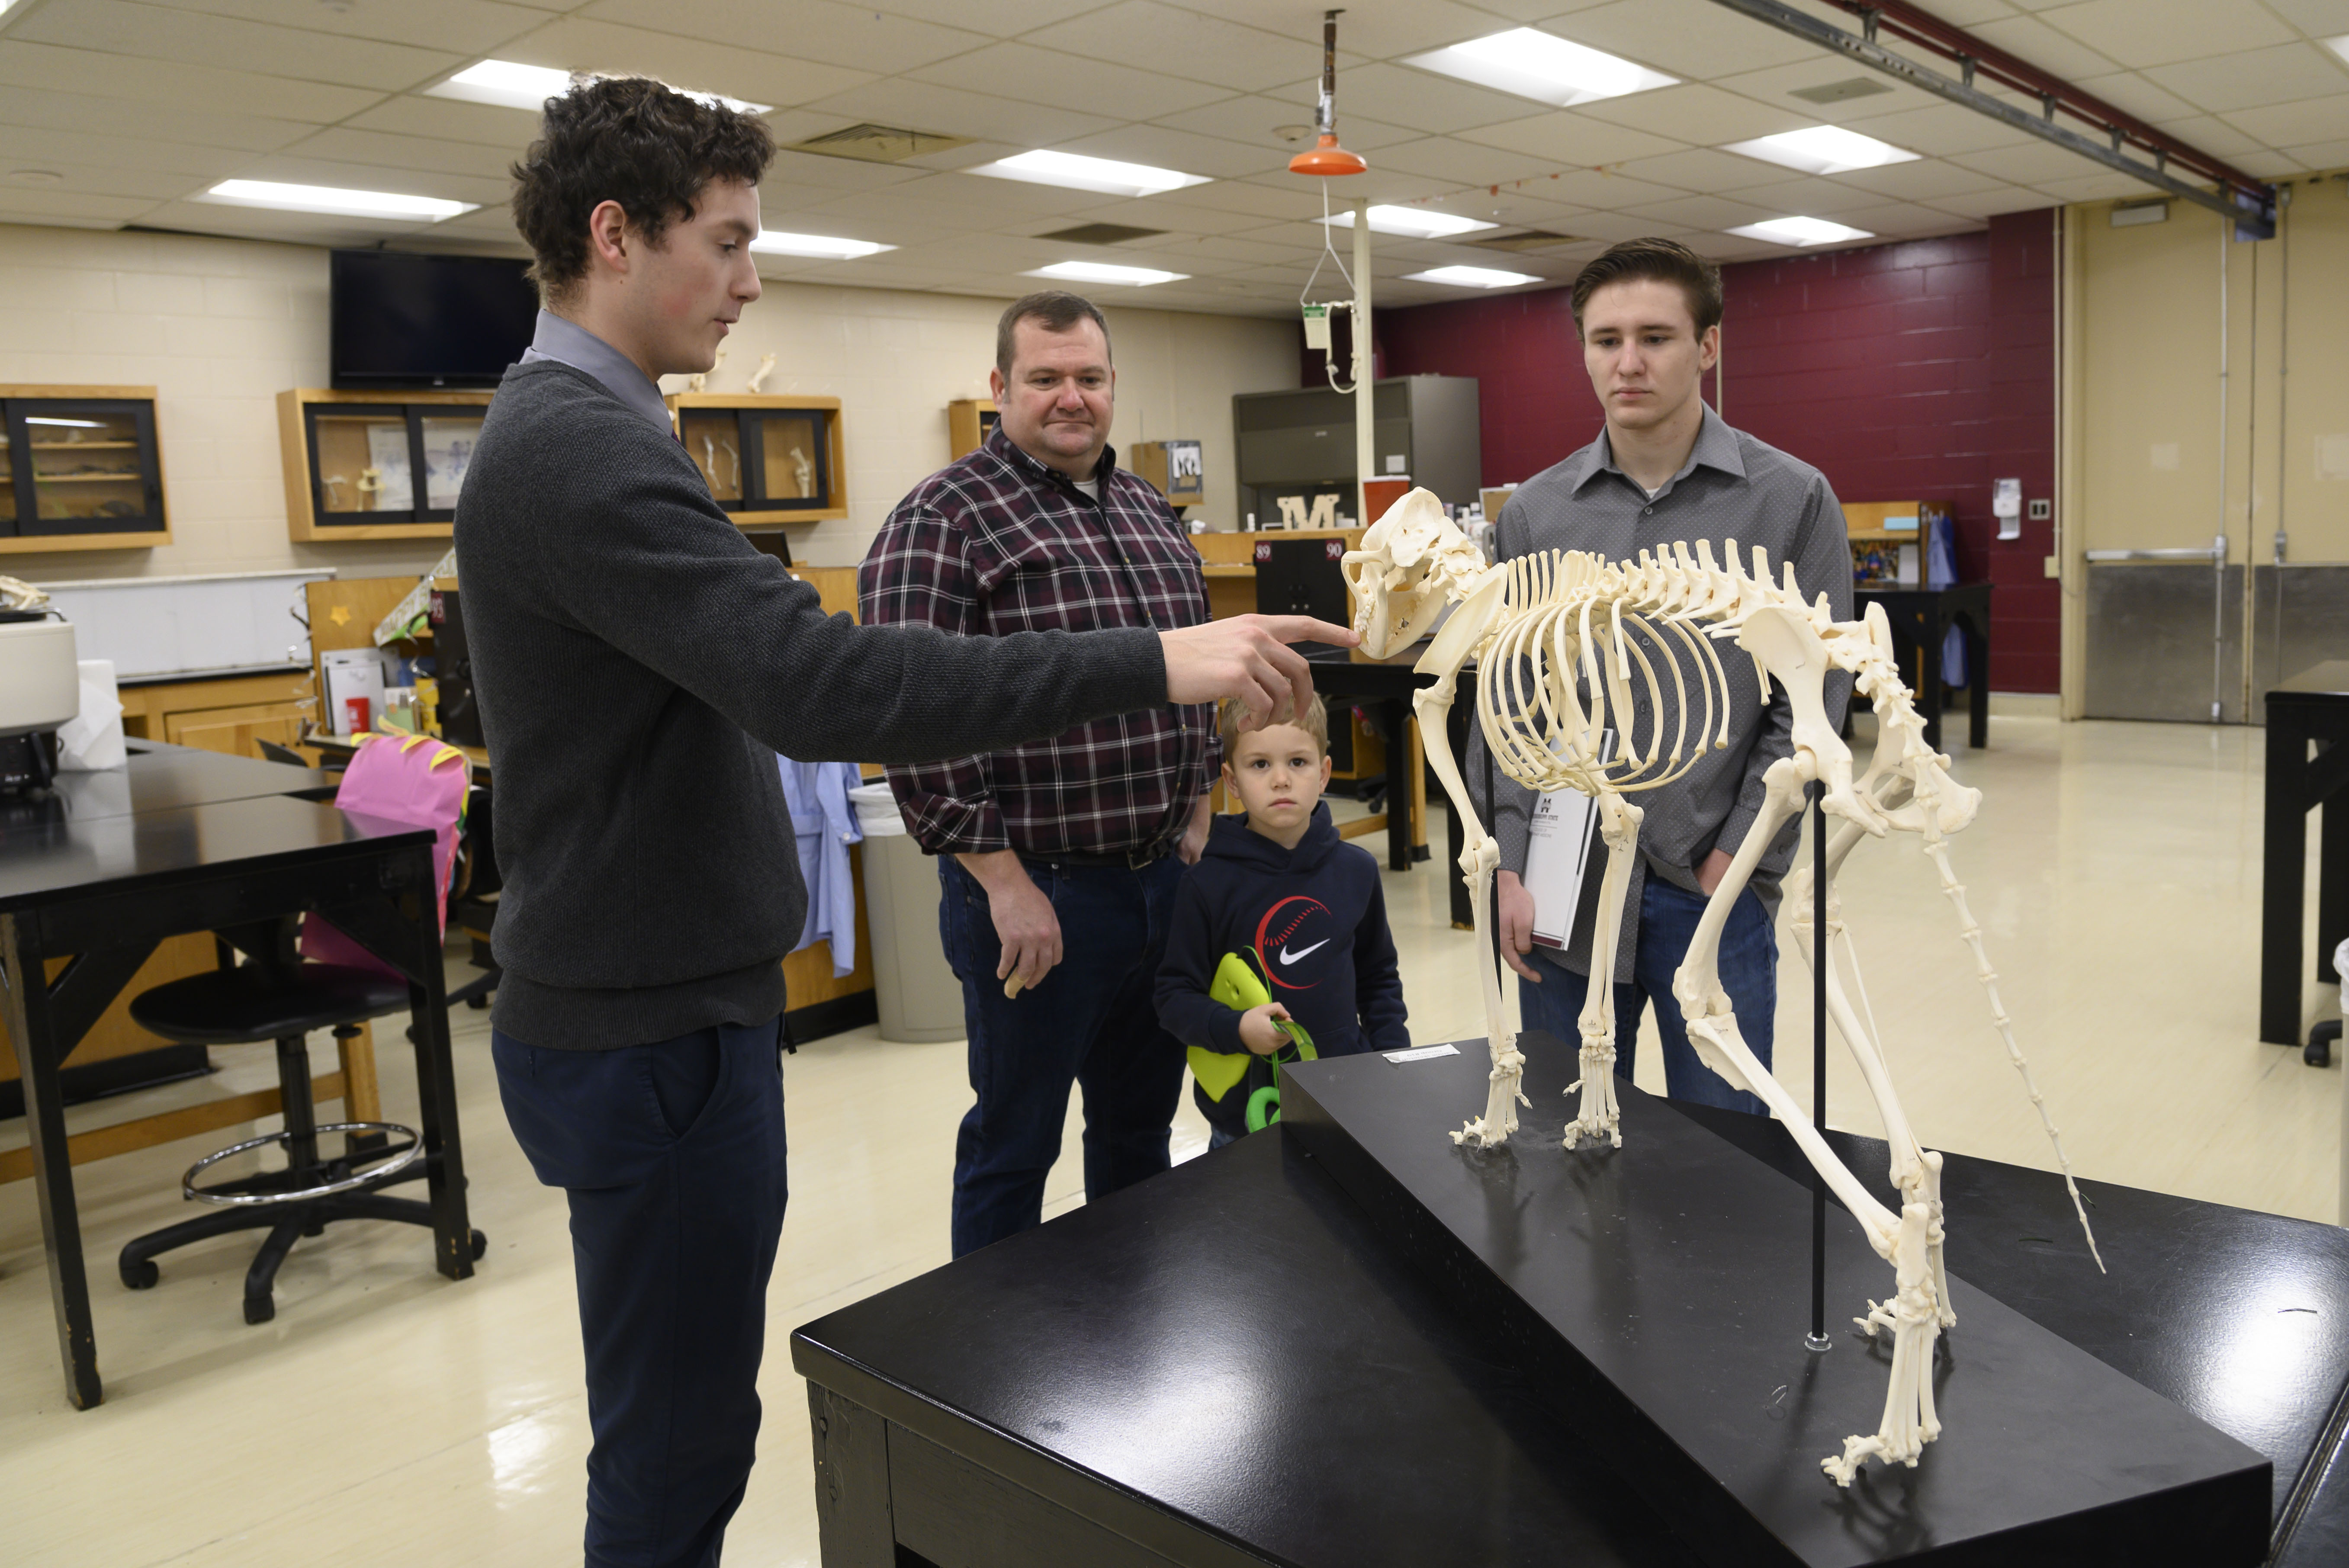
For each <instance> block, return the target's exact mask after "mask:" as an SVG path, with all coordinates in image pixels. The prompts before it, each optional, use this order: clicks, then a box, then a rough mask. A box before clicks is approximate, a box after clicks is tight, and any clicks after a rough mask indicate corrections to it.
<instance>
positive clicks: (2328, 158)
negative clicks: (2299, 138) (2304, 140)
mask: <svg viewBox="0 0 2349 1568" xmlns="http://www.w3.org/2000/svg"><path fill="white" fill-rule="evenodd" d="M2283 150H2284V151H2285V152H2287V153H2289V154H2291V155H2292V157H2293V158H2296V159H2298V160H2300V161H2301V162H2302V163H2304V164H2306V165H2307V166H2308V167H2309V168H2311V169H2341V168H2344V167H2349V139H2344V140H2341V141H2313V142H2310V143H2308V144H2307V145H2305V146H2302V147H2287V148H2285V149H2283Z"/></svg>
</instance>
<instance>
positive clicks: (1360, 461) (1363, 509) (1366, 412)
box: [1354, 196, 1379, 528]
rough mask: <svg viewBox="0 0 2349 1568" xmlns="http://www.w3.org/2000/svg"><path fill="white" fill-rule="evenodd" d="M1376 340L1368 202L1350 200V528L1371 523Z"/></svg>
mask: <svg viewBox="0 0 2349 1568" xmlns="http://www.w3.org/2000/svg"><path fill="white" fill-rule="evenodd" d="M1378 380H1379V340H1378V339H1377V338H1376V337H1374V336H1372V335H1371V202H1370V198H1369V197H1367V196H1357V197H1356V198H1354V525H1355V526H1356V527H1358V528H1368V527H1369V526H1370V524H1371V478H1372V476H1373V475H1375V474H1376V473H1377V472H1378V470H1377V469H1376V468H1375V467H1373V466H1372V459H1371V449H1373V448H1375V447H1376V446H1377V445H1378V440H1377V419H1378Z"/></svg>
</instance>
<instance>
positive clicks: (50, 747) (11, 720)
mask: <svg viewBox="0 0 2349 1568" xmlns="http://www.w3.org/2000/svg"><path fill="white" fill-rule="evenodd" d="M80 711H81V666H80V665H79V664H78V662H77V660H76V656H75V652H74V629H73V624H72V623H71V622H69V621H67V619H66V618H65V617H64V616H63V615H61V614H58V613H57V611H56V610H54V609H52V608H51V607H50V605H49V596H48V595H47V593H43V592H42V591H41V590H40V589H38V588H36V587H34V586H33V585H32V584H31V583H20V582H18V581H17V580H16V578H14V577H0V798H16V797H22V796H26V795H38V794H45V793H47V790H48V789H49V786H50V785H51V784H52V783H53V782H55V781H56V779H57V730H58V728H59V727H62V726H64V725H67V724H70V723H71V722H73V719H74V716H75V715H76V714H78V713H79V712H80Z"/></svg>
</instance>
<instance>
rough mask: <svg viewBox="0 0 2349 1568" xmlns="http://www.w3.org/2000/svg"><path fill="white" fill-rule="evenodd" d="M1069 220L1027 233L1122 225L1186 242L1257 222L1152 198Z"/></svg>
mask: <svg viewBox="0 0 2349 1568" xmlns="http://www.w3.org/2000/svg"><path fill="white" fill-rule="evenodd" d="M1071 219H1072V220H1073V222H1067V223H1064V222H1061V220H1059V219H1054V220H1052V221H1051V222H1050V223H1041V224H1038V225H1036V226H1034V227H1032V228H1031V229H1030V232H1038V233H1040V232H1043V231H1044V230H1045V229H1048V228H1051V227H1056V226H1057V227H1060V228H1070V227H1073V226H1074V224H1075V223H1124V224H1128V225H1130V226H1132V227H1133V228H1136V229H1157V230H1160V231H1162V232H1165V233H1167V234H1179V235H1182V236H1184V237H1185V239H1188V238H1191V237H1194V236H1196V235H1200V234H1229V233H1235V232H1239V231H1242V230H1246V229H1250V228H1253V227H1255V226H1257V223H1258V222H1260V220H1258V219H1256V218H1249V217H1245V216H1242V215H1240V214H1238V213H1234V212H1218V211H1214V210H1212V209H1210V208H1206V207H1193V206H1186V205H1185V204H1184V203H1182V202H1179V201H1161V200H1159V199H1158V198H1156V197H1150V198H1148V199H1146V200H1143V201H1102V202H1101V203H1099V204H1098V205H1096V206H1091V207H1080V208H1078V209H1077V211H1075V212H1073V213H1071ZM1154 243H1159V242H1154Z"/></svg>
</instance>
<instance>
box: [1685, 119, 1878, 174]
mask: <svg viewBox="0 0 2349 1568" xmlns="http://www.w3.org/2000/svg"><path fill="white" fill-rule="evenodd" d="M1728 150H1729V151H1731V152H1742V153H1744V155H1745V156H1746V157H1748V158H1758V159H1760V160H1763V161H1764V163H1776V164H1780V165H1783V166H1784V167H1785V168H1788V169H1799V170H1802V171H1803V172H1804V173H1806V174H1841V173H1844V172H1845V171H1847V170H1853V169H1881V168H1883V167H1884V166H1885V165H1886V164H1888V163H1914V162H1916V161H1917V155H1916V154H1915V153H1913V152H1906V151H1903V150H1901V149H1899V148H1897V147H1895V146H1893V145H1892V144H1891V143H1890V142H1889V141H1878V140H1877V139H1876V138H1874V137H1872V136H1862V135H1860V134H1859V132H1857V131H1856V130H1846V129H1844V128H1843V127H1841V126H1839V125H1815V126H1811V127H1809V128H1808V129H1804V130H1785V131H1780V132H1779V133H1778V134H1777V135H1775V136H1764V137H1757V138H1755V139H1754V140H1752V141H1733V142H1731V143H1730V144H1729V147H1728Z"/></svg>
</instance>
